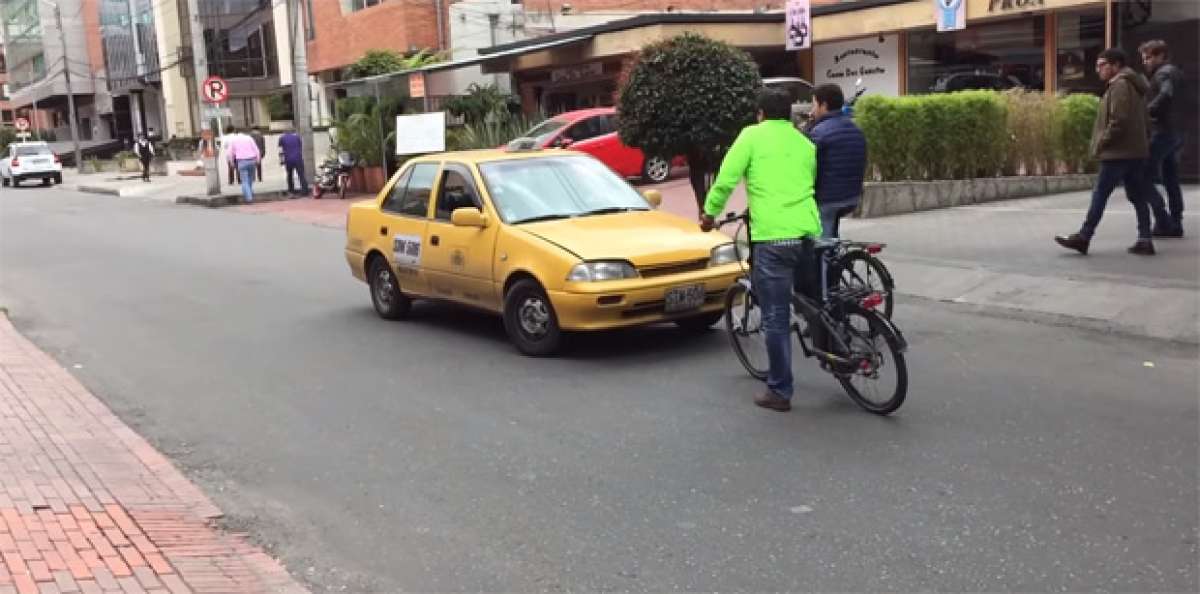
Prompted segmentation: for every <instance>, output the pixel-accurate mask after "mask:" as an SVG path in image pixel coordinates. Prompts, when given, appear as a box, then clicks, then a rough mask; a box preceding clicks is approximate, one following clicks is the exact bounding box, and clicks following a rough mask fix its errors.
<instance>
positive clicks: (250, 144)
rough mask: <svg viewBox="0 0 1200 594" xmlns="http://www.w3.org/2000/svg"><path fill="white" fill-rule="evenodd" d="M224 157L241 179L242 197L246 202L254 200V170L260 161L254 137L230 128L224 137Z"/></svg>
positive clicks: (260, 154)
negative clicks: (235, 169)
mask: <svg viewBox="0 0 1200 594" xmlns="http://www.w3.org/2000/svg"><path fill="white" fill-rule="evenodd" d="M225 146H226V148H225V159H226V161H227V162H228V163H229V164H230V165H232V166H234V167H236V168H237V171H238V176H239V177H240V178H241V180H242V197H243V198H244V199H245V200H246V202H254V170H255V168H256V167H258V164H259V162H260V161H262V153H260V152H259V151H258V145H257V144H255V142H254V139H253V138H250V137H249V136H247V135H245V134H242V133H240V132H238V131H237V130H236V129H234V128H230V130H229V134H228V135H227V136H226V137H225Z"/></svg>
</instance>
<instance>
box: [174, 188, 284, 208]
mask: <svg viewBox="0 0 1200 594" xmlns="http://www.w3.org/2000/svg"><path fill="white" fill-rule="evenodd" d="M289 199H290V196H289V195H288V193H287V190H276V191H272V192H263V193H261V194H258V193H256V194H254V202H253V204H259V203H262V202H283V201H285V200H289ZM175 204H190V205H193V206H204V207H208V208H222V207H226V206H242V205H244V204H246V203H245V202H242V195H241V193H238V194H218V195H216V196H196V195H185V196H180V197H178V198H176V199H175Z"/></svg>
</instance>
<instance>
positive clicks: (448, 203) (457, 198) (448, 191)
mask: <svg viewBox="0 0 1200 594" xmlns="http://www.w3.org/2000/svg"><path fill="white" fill-rule="evenodd" d="M481 204H482V203H481V202H480V201H479V193H478V192H476V191H475V184H474V183H473V182H471V174H470V172H469V171H468V170H467V168H466V167H463V166H462V165H447V166H446V172H445V173H443V174H442V186H441V188H440V189H438V198H437V209H436V210H435V211H434V218H436V219H438V220H441V221H449V220H450V214H451V213H453V212H454V211H455V209H459V208H480V206H481Z"/></svg>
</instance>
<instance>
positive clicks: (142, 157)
mask: <svg viewBox="0 0 1200 594" xmlns="http://www.w3.org/2000/svg"><path fill="white" fill-rule="evenodd" d="M133 153H134V154H135V155H137V158H138V160H139V161H141V162H142V181H145V182H148V181H150V162H151V161H153V160H154V143H152V142H150V139H149V138H146V134H145V133H142V134H138V139H137V142H134V143H133Z"/></svg>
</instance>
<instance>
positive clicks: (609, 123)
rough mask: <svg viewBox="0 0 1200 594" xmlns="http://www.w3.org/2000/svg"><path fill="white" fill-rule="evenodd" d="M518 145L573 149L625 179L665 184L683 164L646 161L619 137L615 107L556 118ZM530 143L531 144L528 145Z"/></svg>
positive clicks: (583, 111) (640, 153)
mask: <svg viewBox="0 0 1200 594" xmlns="http://www.w3.org/2000/svg"><path fill="white" fill-rule="evenodd" d="M518 142H521V143H522V144H525V145H526V146H529V145H532V146H530V148H533V147H536V148H570V149H571V150H576V151H580V152H583V153H588V154H589V155H592V156H593V157H596V158H597V159H599V160H600V161H601V162H602V163H604V164H605V165H608V166H609V168H610V169H612V170H613V171H615V172H617V175H620V176H622V177H638V178H641V179H642V180H644V181H647V182H654V183H657V182H662V181H666V180H667V178H669V177H671V167H672V166H673V165H678V164H681V163H680V162H679V159H676V160H675V162H672V161H670V160H667V159H664V158H662V157H650V158H648V159H647V158H646V156H645V155H643V154H642V151H641V149H636V148H633V147H631V146H626V145H625V144H623V143H622V142H621V139H620V138H619V137H618V136H617V110H616V109H614V108H612V107H598V108H595V109H580V110H578V111H568V112H566V113H562V114H559V115H556V116H554V117H552V118H550V119H548V120H546V121H544V122H542V123H541V124H538V125H537V126H534V127H533V129H532V130H530V131H529V132H526V133H525V135H524V137H523V138H521V139H519V140H518ZM526 143H528V144H526Z"/></svg>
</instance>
